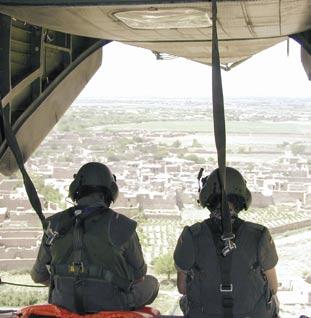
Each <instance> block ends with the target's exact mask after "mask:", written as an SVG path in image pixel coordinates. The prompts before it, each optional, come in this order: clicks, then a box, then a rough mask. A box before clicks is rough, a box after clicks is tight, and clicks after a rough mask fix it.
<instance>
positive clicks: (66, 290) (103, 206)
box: [31, 162, 159, 314]
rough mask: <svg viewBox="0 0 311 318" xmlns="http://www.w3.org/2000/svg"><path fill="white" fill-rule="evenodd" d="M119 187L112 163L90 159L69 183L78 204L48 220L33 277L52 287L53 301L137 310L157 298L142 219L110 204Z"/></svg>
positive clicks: (83, 308)
mask: <svg viewBox="0 0 311 318" xmlns="http://www.w3.org/2000/svg"><path fill="white" fill-rule="evenodd" d="M118 192H119V190H118V186H117V183H116V178H115V176H114V175H113V174H112V173H111V171H110V170H109V168H108V167H107V166H105V165H103V164H101V163H98V162H89V163H87V164H85V165H84V166H82V167H81V168H80V170H79V171H78V173H77V174H76V175H74V180H73V181H72V183H71V184H70V187H69V196H70V197H71V199H72V200H73V201H74V202H75V203H76V205H75V206H74V207H72V208H69V209H67V210H65V211H63V212H59V213H56V214H55V215H53V216H51V217H49V218H48V219H47V221H48V228H47V229H46V230H45V234H44V237H43V239H42V243H41V246H40V250H39V253H38V256H37V260H36V262H35V264H34V266H33V268H32V271H31V277H32V279H33V280H34V281H35V282H36V283H45V284H47V285H49V286H50V293H49V302H50V303H52V304H55V305H58V306H61V307H64V308H66V309H68V310H70V311H73V312H77V313H80V314H84V313H92V312H99V311H103V310H132V309H136V308H139V307H142V306H144V305H146V304H150V303H152V302H153V300H154V299H155V298H156V296H157V294H158V289H159V284H158V281H157V280H156V278H154V277H153V276H150V275H146V272H147V266H146V264H145V262H144V258H143V254H142V250H141V245H140V243H139V239H138V236H137V233H136V226H137V223H136V222H135V221H133V220H131V219H129V218H127V217H126V216H124V215H122V214H118V213H116V212H115V211H113V210H112V209H110V208H109V206H110V204H111V202H115V200H116V199H117V196H118Z"/></svg>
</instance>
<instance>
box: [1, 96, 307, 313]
mask: <svg viewBox="0 0 311 318" xmlns="http://www.w3.org/2000/svg"><path fill="white" fill-rule="evenodd" d="M310 106H311V101H310V100H303V99H302V100H291V99H283V100H281V99H268V100H266V99H251V98H249V99H230V100H229V101H227V106H226V119H227V126H226V129H227V134H228V136H227V165H228V166H231V167H234V168H237V169H238V170H240V171H241V173H242V174H243V176H244V177H245V179H246V180H247V186H248V187H249V189H250V190H251V192H252V196H253V201H252V206H251V208H250V210H249V211H244V212H241V217H242V218H243V219H245V220H248V221H252V222H258V223H261V224H264V225H266V226H267V227H269V229H270V231H271V233H272V234H273V237H274V239H275V242H276V246H277V249H278V252H279V258H280V259H279V264H278V267H277V270H278V273H279V280H280V288H279V289H280V291H279V293H278V294H279V298H280V301H281V304H282V311H283V315H284V317H285V318H286V317H297V316H298V315H299V314H302V313H305V314H307V313H308V312H309V313H310V311H311V260H310V255H307V254H309V253H308V252H307V251H309V252H310V249H311V243H310V242H311V234H310V232H311V231H310V228H311V170H310V169H311V156H310V154H311V143H310V142H309V140H310V137H311V107H310ZM89 161H100V162H102V163H105V164H107V165H108V166H109V167H110V168H111V170H112V171H113V172H114V174H115V175H116V177H117V183H118V186H119V189H120V194H119V197H118V200H117V202H115V203H114V204H113V206H112V208H113V209H114V210H116V211H118V212H120V213H123V214H125V215H127V216H130V217H132V218H135V219H136V220H137V221H138V223H139V226H138V232H139V236H140V241H141V244H142V246H143V250H144V255H145V259H146V261H147V263H148V264H149V268H150V270H151V271H154V270H155V269H154V262H155V260H156V259H157V258H158V257H159V256H161V255H172V251H173V249H174V246H175V244H176V241H177V239H178V236H179V235H180V233H181V231H182V228H183V226H185V225H190V224H193V223H195V222H197V221H200V220H203V219H204V218H206V217H208V211H207V210H203V209H201V208H200V207H199V206H198V204H197V196H198V180H197V175H198V172H199V170H200V168H201V167H203V168H204V169H205V174H208V173H210V172H211V171H212V170H214V169H215V168H216V167H217V155H216V151H215V143H214V135H213V123H212V110H211V105H210V102H209V101H207V100H178V99H163V100H161V99H149V100H141V99H137V100H127V99H117V100H116V99H115V100H79V101H77V102H76V103H75V104H74V105H73V106H72V107H71V109H70V110H69V111H68V112H67V113H66V114H65V116H64V118H62V119H61V121H60V123H59V124H58V125H57V126H56V127H55V128H54V130H53V131H52V132H51V133H50V134H49V136H48V137H47V138H46V139H45V141H44V142H43V143H42V145H41V146H40V147H39V148H38V150H37V151H36V152H35V153H34V154H33V156H32V157H31V158H30V159H29V160H28V162H27V164H26V167H27V169H28V171H29V172H30V174H31V176H32V178H33V180H34V183H35V185H36V187H37V190H38V193H39V196H40V199H41V203H42V206H43V208H44V211H45V215H46V216H49V215H52V214H54V213H56V212H58V211H61V210H63V209H65V208H66V207H70V206H72V202H70V200H69V199H68V198H67V195H68V186H69V184H70V182H71V181H72V177H73V174H74V173H76V172H77V170H78V169H79V168H80V167H81V165H82V164H84V163H86V162H89ZM41 237H42V232H41V230H40V221H39V219H38V217H37V216H36V214H35V212H34V211H33V209H32V208H31V206H30V203H29V201H28V198H27V195H26V193H25V190H24V188H23V183H22V179H21V177H20V174H19V173H16V174H15V175H13V176H10V177H4V176H0V271H1V272H8V271H10V270H18V271H21V270H24V269H28V270H29V269H30V268H31V265H32V264H33V262H34V260H35V257H36V255H37V252H38V248H39V244H40V241H41ZM172 275H173V274H172ZM0 293H1V291H0ZM167 295H170V297H169V298H170V299H171V302H169V303H168V304H166V306H164V307H163V308H160V309H162V311H164V312H168V313H170V311H171V310H172V307H174V306H175V303H176V299H177V298H178V294H177V291H176V288H174V286H170V285H169V286H166V288H164V290H162V296H161V293H160V297H159V301H158V302H157V306H158V307H161V303H163V302H164V298H165V297H166V298H167ZM161 297H162V298H161ZM0 305H2V306H4V305H5V304H2V303H1V304H0ZM282 317H283V316H282Z"/></svg>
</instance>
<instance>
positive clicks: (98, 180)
mask: <svg viewBox="0 0 311 318" xmlns="http://www.w3.org/2000/svg"><path fill="white" fill-rule="evenodd" d="M73 177H74V179H73V181H72V182H71V184H70V186H69V197H70V198H71V199H72V200H73V201H77V200H78V199H80V198H81V197H82V196H84V195H85V194H86V193H91V192H103V193H105V194H107V195H108V197H109V201H110V202H111V201H113V202H115V201H116V199H117V197H118V194H119V189H118V185H117V183H116V177H115V175H114V174H112V172H111V171H110V169H109V168H108V167H107V166H106V165H104V164H102V163H100V162H89V163H87V164H85V165H83V166H82V167H81V168H80V169H79V171H78V173H77V174H75V175H74V176H73Z"/></svg>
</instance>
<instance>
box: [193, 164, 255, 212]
mask: <svg viewBox="0 0 311 318" xmlns="http://www.w3.org/2000/svg"><path fill="white" fill-rule="evenodd" d="M226 194H227V199H228V201H230V202H232V201H233V202H234V203H235V205H236V208H237V210H238V211H237V212H239V211H241V210H244V209H245V210H247V209H248V208H249V206H250V204H251V202H252V195H251V193H250V191H249V190H248V189H247V186H246V181H245V179H244V178H243V177H242V175H241V174H240V172H239V171H237V170H236V169H234V168H230V167H226ZM220 200H221V187H220V183H219V169H218V168H217V169H215V170H214V171H213V172H212V173H211V174H210V175H209V176H207V177H205V178H203V179H202V189H201V191H200V194H199V203H200V205H201V206H202V207H207V208H208V209H209V210H210V211H212V210H213V209H214V208H215V206H216V205H217V204H219V201H220Z"/></svg>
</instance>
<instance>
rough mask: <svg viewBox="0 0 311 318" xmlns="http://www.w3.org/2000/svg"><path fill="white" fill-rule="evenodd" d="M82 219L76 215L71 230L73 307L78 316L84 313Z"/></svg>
mask: <svg viewBox="0 0 311 318" xmlns="http://www.w3.org/2000/svg"><path fill="white" fill-rule="evenodd" d="M78 211H79V212H80V213H82V211H81V210H76V211H75V213H77V212H78ZM82 221H83V219H82V218H81V217H80V215H76V223H75V225H74V229H73V264H72V265H71V266H72V270H73V271H74V273H75V282H74V291H73V293H74V301H75V307H76V310H77V312H78V313H79V314H84V313H85V308H84V303H83V281H82V278H81V273H83V271H84V268H83V266H84V265H83V263H82V249H83V238H82V237H83V228H82V224H81V223H82Z"/></svg>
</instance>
